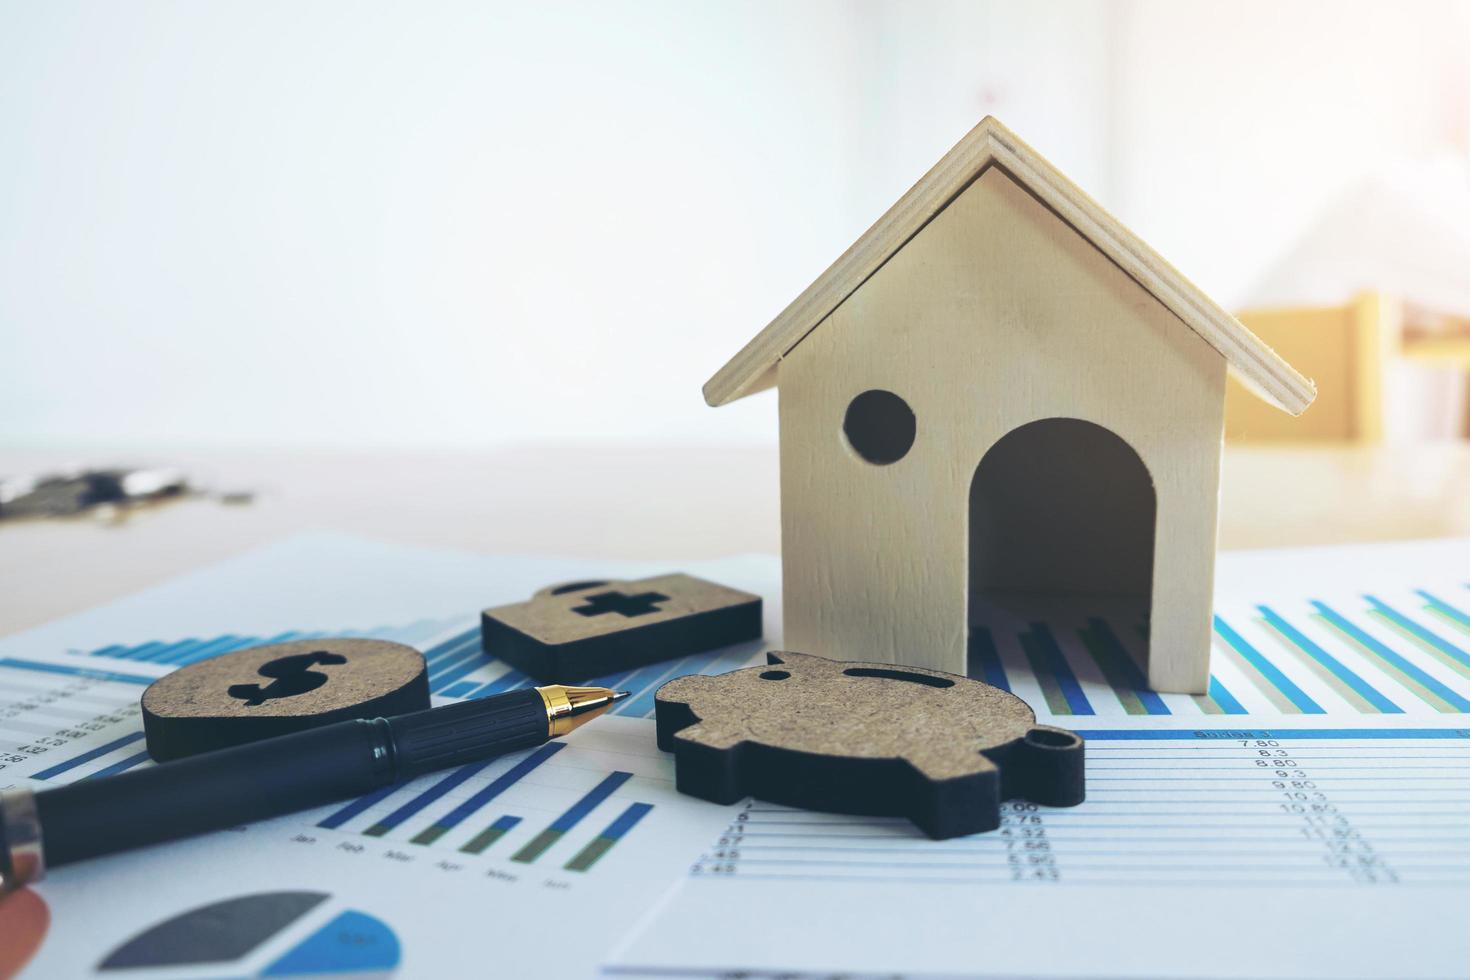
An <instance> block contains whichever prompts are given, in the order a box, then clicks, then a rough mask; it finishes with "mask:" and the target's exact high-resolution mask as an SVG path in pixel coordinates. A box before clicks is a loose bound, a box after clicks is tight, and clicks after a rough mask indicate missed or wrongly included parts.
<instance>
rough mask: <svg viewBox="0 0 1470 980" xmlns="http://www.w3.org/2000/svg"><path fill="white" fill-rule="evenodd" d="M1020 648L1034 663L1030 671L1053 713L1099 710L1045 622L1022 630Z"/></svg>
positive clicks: (1065, 713) (1092, 711)
mask: <svg viewBox="0 0 1470 980" xmlns="http://www.w3.org/2000/svg"><path fill="white" fill-rule="evenodd" d="M1019 639H1020V641H1021V649H1022V650H1023V651H1024V652H1025V654H1026V660H1027V662H1028V663H1030V664H1031V672H1032V673H1033V674H1034V675H1035V676H1036V682H1037V683H1038V684H1040V685H1041V696H1042V697H1043V698H1045V699H1046V706H1047V708H1048V709H1050V711H1051V713H1052V714H1054V715H1091V714H1096V712H1095V711H1094V710H1093V708H1092V702H1090V701H1088V700H1087V695H1086V694H1084V693H1083V692H1082V685H1081V684H1079V683H1078V682H1077V675H1076V674H1074V673H1072V668H1071V666H1070V665H1069V664H1068V663H1067V658H1066V657H1065V656H1063V655H1062V651H1061V648H1059V647H1058V646H1057V641H1056V637H1054V636H1052V633H1051V629H1050V628H1049V627H1048V626H1047V625H1046V624H1045V623H1032V624H1031V628H1030V629H1029V630H1026V631H1024V632H1022V633H1021V634H1020V637H1019Z"/></svg>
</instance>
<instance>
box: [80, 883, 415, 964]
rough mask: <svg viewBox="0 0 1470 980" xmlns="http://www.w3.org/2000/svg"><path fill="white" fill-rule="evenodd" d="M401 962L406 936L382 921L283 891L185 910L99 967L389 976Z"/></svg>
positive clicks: (323, 897)
mask: <svg viewBox="0 0 1470 980" xmlns="http://www.w3.org/2000/svg"><path fill="white" fill-rule="evenodd" d="M398 960H399V947H398V937H397V936H396V935H394V933H393V930H392V929H390V928H389V927H388V926H387V925H386V924H385V923H384V922H382V920H380V919H377V918H375V917H373V916H371V915H368V914H367V913H366V912H361V911H358V910H357V909H352V908H344V907H342V906H341V904H340V903H338V902H336V901H334V899H333V897H332V896H331V895H330V894H328V893H326V892H312V891H280V892H258V893H255V894H251V895H241V896H238V897H236V898H229V899H225V900H223V901H219V902H212V903H210V904H208V905H201V906H199V907H198V908H193V909H190V910H189V911H187V912H183V913H180V914H179V915H176V916H174V917H173V918H171V919H167V920H165V921H163V922H160V923H158V924H157V925H155V926H151V927H150V928H148V929H145V930H144V931H142V932H140V933H138V934H137V935H136V936H134V937H132V938H131V939H129V940H128V941H127V942H125V943H123V944H122V945H121V946H118V947H117V948H116V949H114V950H113V951H112V952H110V953H108V954H107V956H106V957H104V958H103V960H102V962H100V963H98V964H97V969H98V970H99V971H101V972H110V971H120V970H136V969H140V968H147V967H153V968H159V967H184V966H217V965H224V964H233V965H235V966H237V967H238V968H239V969H240V970H241V972H242V973H243V974H245V975H249V976H256V977H302V976H316V977H321V976H331V975H332V974H345V973H350V974H353V975H354V976H355V977H387V976H391V975H392V973H393V972H394V969H395V968H396V967H397V966H398Z"/></svg>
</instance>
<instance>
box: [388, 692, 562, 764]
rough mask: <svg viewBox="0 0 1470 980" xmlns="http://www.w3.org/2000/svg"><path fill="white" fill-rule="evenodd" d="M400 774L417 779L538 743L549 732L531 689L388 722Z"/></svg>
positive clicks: (542, 707) (538, 698)
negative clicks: (417, 777)
mask: <svg viewBox="0 0 1470 980" xmlns="http://www.w3.org/2000/svg"><path fill="white" fill-rule="evenodd" d="M388 727H389V729H390V730H391V731H392V733H393V744H394V747H395V750H396V761H397V765H398V772H399V774H400V776H402V777H404V778H407V777H411V776H419V775H422V774H423V773H426V772H433V771H435V770H436V769H448V768H450V767H452V766H462V765H465V764H467V763H471V762H479V761H480V760H482V759H488V758H491V757H493V756H497V755H504V754H505V753H507V752H515V751H516V750H518V749H528V748H531V747H532V746H536V745H540V744H542V743H543V742H545V741H546V740H547V738H548V737H549V734H550V724H549V722H548V721H547V717H546V702H545V701H544V700H542V698H541V694H540V692H539V691H537V690H536V689H535V688H526V689H525V690H523V691H511V692H510V693H508V694H500V695H496V696H495V697H490V698H482V699H476V700H473V701H461V702H460V703H459V704H449V705H444V706H443V707H439V708H430V709H429V710H428V711H415V712H413V713H412V714H407V715H398V716H397V717H394V718H390V719H388Z"/></svg>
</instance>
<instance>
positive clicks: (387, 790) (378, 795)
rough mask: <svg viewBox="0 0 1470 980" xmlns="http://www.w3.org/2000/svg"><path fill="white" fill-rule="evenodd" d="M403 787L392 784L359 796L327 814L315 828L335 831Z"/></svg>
mask: <svg viewBox="0 0 1470 980" xmlns="http://www.w3.org/2000/svg"><path fill="white" fill-rule="evenodd" d="M404 785H405V784H403V783H394V784H393V785H392V786H384V787H383V788H382V789H377V790H373V791H372V792H371V793H369V794H367V795H366V796H359V797H358V798H357V799H355V800H353V801H352V802H351V803H349V804H347V805H346V806H344V807H343V808H342V809H340V810H337V811H335V812H334V813H331V814H329V815H328V816H327V817H326V818H325V819H323V820H321V821H319V822H318V823H317V826H318V827H324V828H325V829H327V830H335V829H337V828H338V827H340V826H342V825H343V824H344V823H346V822H347V821H349V820H351V819H352V818H353V817H355V816H357V815H358V814H359V813H361V812H362V811H364V810H366V809H367V808H368V807H371V806H372V805H374V804H375V803H380V802H382V801H383V800H386V799H387V798H388V797H390V796H392V795H393V794H394V793H396V792H398V791H399V790H400V789H402V788H403V787H404Z"/></svg>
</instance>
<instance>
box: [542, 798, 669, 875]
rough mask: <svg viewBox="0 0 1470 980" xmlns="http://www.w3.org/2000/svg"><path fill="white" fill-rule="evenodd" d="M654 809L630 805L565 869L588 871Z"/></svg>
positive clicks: (647, 804)
mask: <svg viewBox="0 0 1470 980" xmlns="http://www.w3.org/2000/svg"><path fill="white" fill-rule="evenodd" d="M652 809H653V804H651V803H631V804H629V805H628V809H626V810H624V811H623V812H622V813H621V814H619V815H618V818H617V819H616V820H614V821H613V822H612V823H610V824H608V825H607V829H606V830H604V831H603V832H602V833H600V834H598V835H597V836H596V837H594V838H592V841H591V843H589V844H588V845H587V846H586V847H584V848H582V849H581V850H580V851H578V852H577V853H576V854H575V855H574V856H573V857H572V859H571V860H570V861H568V862H567V863H566V864H565V865H564V867H565V868H566V869H567V870H568V871H586V870H587V869H588V868H590V867H592V866H593V865H594V864H596V863H597V861H598V859H599V858H601V857H602V856H603V855H604V854H606V853H607V852H608V851H610V850H612V846H613V845H614V844H616V843H617V842H618V841H620V840H622V839H623V835H625V834H626V833H627V832H628V831H630V830H632V829H633V827H634V825H636V824H637V823H638V821H640V820H642V819H643V818H644V817H645V816H647V815H648V811H650V810H652Z"/></svg>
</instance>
